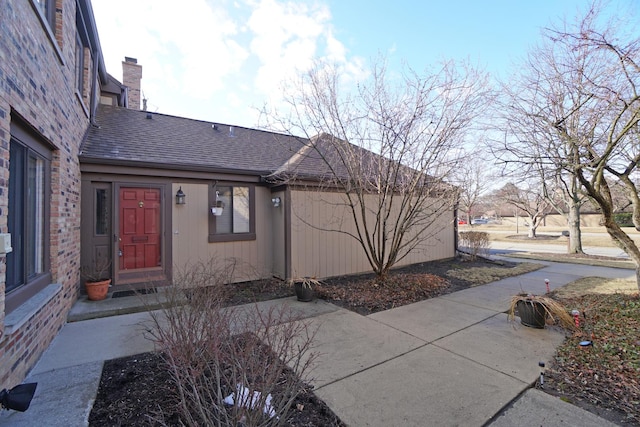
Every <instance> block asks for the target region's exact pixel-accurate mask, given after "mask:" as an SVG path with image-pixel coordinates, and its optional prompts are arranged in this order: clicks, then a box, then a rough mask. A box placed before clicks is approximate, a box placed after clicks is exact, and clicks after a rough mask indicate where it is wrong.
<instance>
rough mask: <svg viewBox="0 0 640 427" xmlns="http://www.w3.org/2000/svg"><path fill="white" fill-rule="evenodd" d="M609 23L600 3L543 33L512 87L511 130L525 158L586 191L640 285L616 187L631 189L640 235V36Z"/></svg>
mask: <svg viewBox="0 0 640 427" xmlns="http://www.w3.org/2000/svg"><path fill="white" fill-rule="evenodd" d="M603 22H604V21H603V16H602V13H601V9H600V8H599V7H598V5H597V4H595V5H592V7H591V8H590V9H589V10H588V11H587V13H586V14H585V15H584V17H582V18H580V19H579V20H578V21H577V22H576V23H575V24H572V25H564V26H563V27H562V28H560V29H548V30H546V31H545V32H544V41H545V43H544V44H543V45H542V46H540V47H538V48H537V49H535V50H534V51H533V53H532V56H530V59H529V61H528V63H527V64H526V66H525V67H524V70H525V71H524V73H523V76H524V77H523V78H522V79H521V80H520V81H519V83H518V84H517V85H512V86H517V87H518V88H519V89H521V92H520V93H518V89H516V90H515V91H513V92H512V93H511V95H512V96H511V98H510V99H511V102H512V103H513V105H516V106H517V108H516V110H519V112H520V114H514V115H512V116H511V117H512V118H514V123H513V125H512V126H510V130H514V129H515V128H516V127H517V128H519V131H518V132H513V134H515V135H519V136H518V138H517V140H518V142H519V143H520V145H521V148H522V149H521V150H519V151H518V153H519V155H523V156H524V158H525V159H526V160H527V161H529V162H537V163H538V164H539V165H541V167H542V168H544V169H545V170H546V171H552V173H555V174H557V175H559V176H563V177H569V178H570V181H569V182H571V185H572V186H571V188H572V189H573V188H574V185H573V181H572V180H574V179H575V181H576V182H577V183H579V186H580V187H581V188H580V191H579V192H583V193H584V194H586V195H587V196H588V197H589V199H590V200H591V201H592V202H593V203H594V204H595V205H596V206H597V207H598V208H599V209H600V211H601V213H602V222H603V224H604V226H605V228H606V230H607V232H608V233H609V235H610V236H611V237H612V239H613V240H614V241H615V242H616V243H617V244H618V245H619V246H620V247H621V248H622V249H623V250H624V251H625V252H626V253H627V254H628V255H629V256H630V257H631V259H632V260H633V261H634V262H635V263H636V266H637V269H636V274H637V278H638V285H639V287H640V249H639V248H638V246H637V245H636V243H635V242H634V241H633V239H631V238H630V237H629V235H627V234H626V233H625V232H624V231H623V230H622V229H621V227H620V226H619V225H618V224H617V223H616V221H615V219H614V215H613V214H614V210H615V206H614V197H613V196H614V195H613V194H612V187H613V186H614V185H616V184H618V183H619V184H622V185H623V186H624V187H625V189H626V193H627V197H628V199H629V202H630V203H631V206H632V208H633V223H634V225H635V227H636V229H638V230H640V198H639V197H638V187H637V185H636V183H635V182H634V180H633V179H632V176H633V174H634V173H636V172H637V167H638V161H640V144H639V143H638V122H639V121H640V94H639V93H638V84H639V83H640V66H639V65H638V64H640V39H638V38H637V37H636V38H629V37H626V38H625V36H624V35H623V34H622V32H621V27H623V26H621V25H620V23H619V22H617V23H611V22H609V23H603ZM527 147H528V148H529V151H528V153H529V155H527V150H526V148H527ZM572 191H575V190H572ZM576 194H577V193H574V195H576ZM574 221H576V219H575V218H574ZM577 221H579V220H577ZM570 225H571V224H570Z"/></svg>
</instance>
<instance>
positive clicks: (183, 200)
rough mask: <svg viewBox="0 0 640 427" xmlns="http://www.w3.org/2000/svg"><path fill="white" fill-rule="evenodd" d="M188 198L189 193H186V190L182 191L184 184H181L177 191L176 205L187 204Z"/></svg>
mask: <svg viewBox="0 0 640 427" xmlns="http://www.w3.org/2000/svg"><path fill="white" fill-rule="evenodd" d="M186 198H187V195H186V194H184V191H182V186H180V188H178V191H177V192H176V205H184V204H186V203H187V202H186Z"/></svg>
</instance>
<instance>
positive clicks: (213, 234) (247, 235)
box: [209, 182, 256, 243]
mask: <svg viewBox="0 0 640 427" xmlns="http://www.w3.org/2000/svg"><path fill="white" fill-rule="evenodd" d="M218 187H231V193H232V194H233V189H234V188H235V187H246V188H248V189H249V231H248V232H242V233H233V232H231V233H218V232H217V230H216V222H217V218H218V217H217V216H215V215H213V214H212V213H211V212H209V243H217V242H240V241H249V240H256V231H255V229H256V207H255V205H256V203H255V199H256V191H255V185H253V184H248V183H241V182H217V183H215V184H213V185H210V186H209V207H211V206H215V203H216V191H218ZM226 209H233V204H232V206H225V212H231V211H230V210H229V211H227V210H226ZM232 218H233V217H232ZM232 221H233V220H232ZM232 229H233V222H232Z"/></svg>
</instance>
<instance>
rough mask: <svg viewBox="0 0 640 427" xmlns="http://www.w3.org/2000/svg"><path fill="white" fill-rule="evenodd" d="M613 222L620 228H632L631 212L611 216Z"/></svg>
mask: <svg viewBox="0 0 640 427" xmlns="http://www.w3.org/2000/svg"><path fill="white" fill-rule="evenodd" d="M613 220H614V221H615V222H616V223H617V224H618V225H619V226H620V227H633V220H632V214H631V212H618V213H615V214H613Z"/></svg>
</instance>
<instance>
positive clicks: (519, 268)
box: [447, 262, 544, 286]
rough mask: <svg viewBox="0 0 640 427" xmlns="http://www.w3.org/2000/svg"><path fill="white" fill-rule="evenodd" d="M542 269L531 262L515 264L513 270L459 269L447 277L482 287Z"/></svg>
mask: <svg viewBox="0 0 640 427" xmlns="http://www.w3.org/2000/svg"><path fill="white" fill-rule="evenodd" d="M542 267H544V265H543V264H536V263H532V262H523V263H521V264H517V265H516V266H515V267H513V268H509V269H505V268H504V267H473V268H460V269H459V270H449V271H447V276H448V277H454V278H456V279H463V280H466V281H468V282H471V283H472V284H473V286H478V285H484V284H485V283H491V282H495V281H496V280H500V279H504V278H505V277H512V276H519V275H520V274H525V273H529V272H531V271H535V270H538V269H540V268H542Z"/></svg>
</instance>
